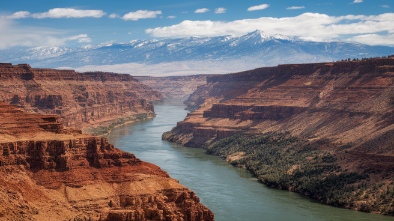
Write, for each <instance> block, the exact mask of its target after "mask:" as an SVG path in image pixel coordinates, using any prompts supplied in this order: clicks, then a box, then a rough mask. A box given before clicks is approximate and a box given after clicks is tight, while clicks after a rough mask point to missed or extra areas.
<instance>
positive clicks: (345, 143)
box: [163, 56, 394, 215]
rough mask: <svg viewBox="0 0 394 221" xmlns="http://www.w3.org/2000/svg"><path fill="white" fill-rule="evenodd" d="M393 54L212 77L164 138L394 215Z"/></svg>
mask: <svg viewBox="0 0 394 221" xmlns="http://www.w3.org/2000/svg"><path fill="white" fill-rule="evenodd" d="M393 85H394V57H393V56H389V57H386V58H374V59H362V60H353V61H350V60H347V61H338V62H329V63H314V64H289V65H279V66H276V67H264V68H258V69H254V70H249V71H244V72H239V73H234V74H227V75H217V76H212V77H207V84H206V85H202V86H199V87H198V88H197V90H196V91H195V92H194V93H193V94H192V95H191V96H190V97H189V99H188V100H187V101H186V102H185V103H186V104H187V105H188V108H189V109H196V110H194V111H193V112H191V113H189V114H188V116H187V117H186V118H185V120H184V121H182V122H179V123H178V124H177V126H176V127H175V128H173V129H172V130H171V131H169V132H166V133H164V134H163V139H165V140H168V141H172V142H177V143H181V144H183V145H186V146H191V147H203V148H204V149H207V151H208V153H211V154H216V155H221V156H223V157H224V158H225V159H226V160H227V161H228V162H229V163H231V164H233V165H235V166H239V167H244V168H247V169H249V170H250V171H251V172H252V173H254V174H255V176H256V177H257V178H258V179H259V180H260V181H262V182H263V183H265V184H266V185H268V186H272V187H276V188H280V189H285V190H289V191H295V192H299V193H301V194H304V195H307V196H309V197H312V198H315V199H317V200H319V201H320V202H322V203H326V204H330V205H334V206H340V207H345V208H349V209H354V210H360V211H364V212H373V213H381V214H387V215H394V202H393V197H394V149H393V144H394V136H393V133H394V124H393V122H394V115H393V113H394V102H393V100H394V87H393Z"/></svg>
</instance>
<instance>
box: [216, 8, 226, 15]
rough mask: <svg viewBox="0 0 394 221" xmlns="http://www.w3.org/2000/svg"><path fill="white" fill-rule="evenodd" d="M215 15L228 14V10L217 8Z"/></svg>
mask: <svg viewBox="0 0 394 221" xmlns="http://www.w3.org/2000/svg"><path fill="white" fill-rule="evenodd" d="M215 13H216V14H223V13H226V9H225V8H217V9H215Z"/></svg>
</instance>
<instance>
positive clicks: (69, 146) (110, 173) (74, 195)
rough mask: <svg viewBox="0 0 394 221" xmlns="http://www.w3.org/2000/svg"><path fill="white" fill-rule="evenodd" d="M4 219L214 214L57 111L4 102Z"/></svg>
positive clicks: (0, 190)
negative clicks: (72, 125)
mask: <svg viewBox="0 0 394 221" xmlns="http://www.w3.org/2000/svg"><path fill="white" fill-rule="evenodd" d="M0 124H1V128H0V220H12V221H15V220H120V221H122V220H123V221H130V220H185V221H186V220H193V221H194V220H199V221H200V220H213V213H212V212H211V211H210V210H209V209H207V208H206V207H205V206H203V205H202V204H201V203H200V202H199V198H198V197H197V196H196V194H195V193H194V192H192V191H191V190H189V189H187V188H186V187H184V186H183V185H181V184H179V183H178V181H176V180H174V179H171V178H170V177H169V176H168V174H167V173H166V172H164V171H163V170H161V169H160V168H159V167H157V166H155V165H152V164H150V163H146V162H142V161H141V160H139V159H137V158H136V157H135V156H134V155H133V154H131V153H126V152H123V151H121V150H118V149H116V148H114V146H113V145H111V144H109V143H108V141H107V140H106V139H105V138H99V137H94V136H90V135H84V134H82V133H81V132H80V131H78V130H71V129H65V128H64V127H63V125H62V124H60V123H59V118H58V117H56V116H55V115H38V114H31V113H25V112H23V111H21V110H20V109H17V108H15V107H13V106H11V105H8V104H6V103H0Z"/></svg>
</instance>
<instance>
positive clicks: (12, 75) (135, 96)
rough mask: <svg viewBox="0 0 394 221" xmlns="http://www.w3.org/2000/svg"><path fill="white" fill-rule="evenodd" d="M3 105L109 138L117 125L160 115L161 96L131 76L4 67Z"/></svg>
mask: <svg viewBox="0 0 394 221" xmlns="http://www.w3.org/2000/svg"><path fill="white" fill-rule="evenodd" d="M0 80H1V82H2V83H1V84H0V101H1V102H6V103H10V104H12V105H15V106H18V107H20V108H23V109H24V110H26V111H28V112H34V113H40V114H59V115H60V116H61V119H62V123H63V124H64V125H65V126H67V127H78V128H80V129H82V131H83V132H88V133H92V134H105V133H107V132H108V131H109V130H110V129H111V128H113V127H114V126H116V125H119V124H122V123H126V122H132V121H136V120H139V119H146V118H149V117H153V116H154V107H153V105H152V104H151V102H152V101H156V100H160V99H161V94H160V93H158V92H155V91H153V90H152V89H150V88H149V87H148V86H145V85H143V84H140V83H139V82H138V81H137V80H136V79H135V78H133V77H132V76H130V75H128V74H115V73H108V72H87V73H78V72H76V71H74V70H56V69H44V68H32V67H30V65H28V64H19V65H12V64H9V63H1V64H0Z"/></svg>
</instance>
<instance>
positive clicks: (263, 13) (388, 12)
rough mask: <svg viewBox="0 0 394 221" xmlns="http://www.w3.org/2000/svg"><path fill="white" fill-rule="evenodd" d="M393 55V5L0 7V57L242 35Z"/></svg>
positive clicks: (128, 0) (279, 2) (129, 0)
mask: <svg viewBox="0 0 394 221" xmlns="http://www.w3.org/2000/svg"><path fill="white" fill-rule="evenodd" d="M257 29H258V30H261V31H264V32H265V33H267V34H270V35H286V36H292V37H299V38H301V39H306V40H312V41H333V40H335V41H336V40H340V41H350V42H358V43H363V44H369V45H385V46H393V47H394V1H393V0H225V1H224V0H145V1H141V0H111V1H109V0H89V1H88V0H1V1H0V33H1V34H0V49H8V48H12V47H18V46H26V47H43V46H50V47H54V46H65V47H77V46H86V45H99V44H108V43H127V42H130V41H132V40H137V39H162V38H180V37H190V36H200V37H206V36H223V35H243V34H247V33H249V32H252V31H254V30H257Z"/></svg>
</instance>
